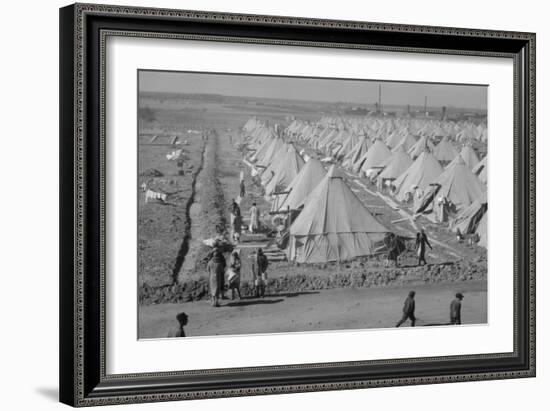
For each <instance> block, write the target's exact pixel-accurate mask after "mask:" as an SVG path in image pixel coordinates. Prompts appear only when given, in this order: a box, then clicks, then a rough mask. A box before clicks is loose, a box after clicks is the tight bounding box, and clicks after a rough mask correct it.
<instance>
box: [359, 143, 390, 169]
mask: <svg viewBox="0 0 550 411" xmlns="http://www.w3.org/2000/svg"><path fill="white" fill-rule="evenodd" d="M390 156H391V151H390V149H389V148H388V146H386V145H385V144H384V142H383V141H382V140H376V141H375V142H374V143H373V145H372V146H370V148H369V149H368V150H367V152H366V153H365V154H364V155H363V159H362V160H363V161H362V164H361V168H360V171H363V172H365V173H366V172H367V171H368V170H370V169H372V168H377V167H382V165H383V164H384V162H385V161H386V160H387V159H388V158H389V157H390ZM360 161H361V160H360Z"/></svg>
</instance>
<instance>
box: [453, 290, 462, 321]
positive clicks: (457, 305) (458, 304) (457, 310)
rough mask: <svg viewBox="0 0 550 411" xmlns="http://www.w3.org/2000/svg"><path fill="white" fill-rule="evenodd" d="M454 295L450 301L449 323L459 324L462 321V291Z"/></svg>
mask: <svg viewBox="0 0 550 411" xmlns="http://www.w3.org/2000/svg"><path fill="white" fill-rule="evenodd" d="M455 297H456V298H455V299H454V300H453V301H451V324H453V325H460V324H461V323H462V318H461V311H462V299H463V298H464V295H462V293H456V295H455Z"/></svg>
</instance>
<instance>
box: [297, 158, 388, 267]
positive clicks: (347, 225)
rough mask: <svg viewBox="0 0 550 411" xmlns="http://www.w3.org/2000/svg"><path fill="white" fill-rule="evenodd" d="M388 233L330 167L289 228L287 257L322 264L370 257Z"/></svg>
mask: <svg viewBox="0 0 550 411" xmlns="http://www.w3.org/2000/svg"><path fill="white" fill-rule="evenodd" d="M388 232H389V230H388V229H387V228H386V227H384V226H383V225H382V224H381V223H380V222H379V221H378V220H377V219H376V218H374V217H373V216H372V214H371V213H370V212H369V211H368V210H367V208H366V207H365V206H364V205H363V204H362V203H361V201H360V200H359V199H358V198H357V196H356V195H355V194H354V193H353V191H351V189H350V188H349V187H348V186H347V184H346V182H345V181H344V177H343V175H342V174H341V173H340V172H339V171H338V170H336V168H335V167H334V166H332V167H331V168H330V170H329V171H328V173H327V175H326V176H325V178H324V179H323V180H322V181H321V182H320V183H319V185H318V186H317V187H316V188H315V189H314V190H313V191H312V192H311V193H310V194H309V195H308V196H307V198H306V200H305V206H304V209H303V210H302V212H301V213H300V215H299V216H298V217H297V218H296V220H295V221H294V223H292V225H291V226H290V241H289V248H288V258H289V260H294V261H297V262H299V263H324V262H328V261H345V260H349V259H352V258H355V257H359V256H366V255H372V254H374V253H376V252H377V250H378V249H380V248H383V240H384V237H385V235H386V233H388Z"/></svg>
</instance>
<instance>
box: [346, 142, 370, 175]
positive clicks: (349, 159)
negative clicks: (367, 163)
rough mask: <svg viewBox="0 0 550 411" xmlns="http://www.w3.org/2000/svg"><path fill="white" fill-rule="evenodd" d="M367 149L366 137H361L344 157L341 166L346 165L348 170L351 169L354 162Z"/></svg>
mask: <svg viewBox="0 0 550 411" xmlns="http://www.w3.org/2000/svg"><path fill="white" fill-rule="evenodd" d="M367 150H368V141H367V137H361V139H360V141H359V142H358V143H357V144H356V145H355V147H353V148H352V149H351V151H350V152H349V153H348V154H347V155H346V156H345V157H344V161H343V162H342V166H344V167H346V168H347V169H348V170H351V169H352V168H353V167H354V164H355V163H357V162H358V161H359V159H361V158H362V157H363V155H364V154H365V153H366V152H367ZM359 167H360V166H359Z"/></svg>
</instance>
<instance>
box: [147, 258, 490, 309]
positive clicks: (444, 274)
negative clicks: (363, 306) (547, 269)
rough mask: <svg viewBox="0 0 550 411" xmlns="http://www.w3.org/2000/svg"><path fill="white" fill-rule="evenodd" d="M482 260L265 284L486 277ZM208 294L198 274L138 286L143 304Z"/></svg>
mask: <svg viewBox="0 0 550 411" xmlns="http://www.w3.org/2000/svg"><path fill="white" fill-rule="evenodd" d="M486 278H487V264H486V262H485V261H477V262H472V261H465V260H460V261H456V262H453V263H447V264H432V265H428V266H421V267H407V268H384V269H381V270H369V269H367V268H360V267H353V268H350V269H348V270H343V271H341V272H331V273H330V274H328V275H326V274H322V275H315V274H313V275H305V274H297V275H289V274H286V275H284V276H280V277H276V278H270V279H268V284H267V293H268V294H282V293H297V292H304V291H315V290H328V289H334V288H371V287H388V286H397V285H411V286H414V285H418V284H427V283H447V282H457V283H459V282H461V281H474V280H486ZM241 295H242V296H243V297H253V296H254V285H253V283H252V281H242V282H241ZM206 298H208V279H207V278H206V277H201V278H197V279H189V280H186V281H184V282H181V283H179V284H175V285H170V286H163V287H151V286H149V285H146V284H144V285H143V286H142V287H141V288H140V290H139V302H140V304H142V305H149V304H160V303H182V302H189V301H197V300H202V299H206Z"/></svg>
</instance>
